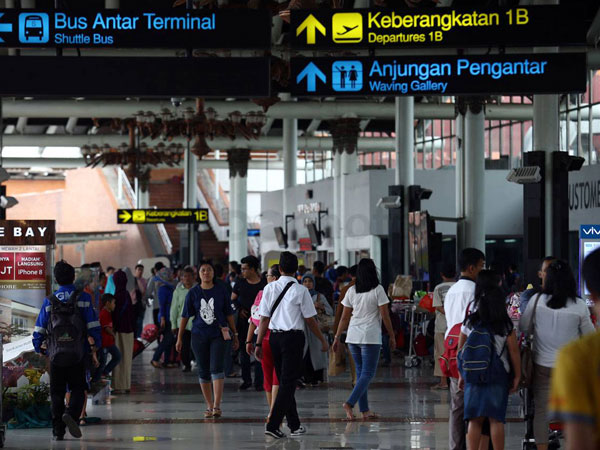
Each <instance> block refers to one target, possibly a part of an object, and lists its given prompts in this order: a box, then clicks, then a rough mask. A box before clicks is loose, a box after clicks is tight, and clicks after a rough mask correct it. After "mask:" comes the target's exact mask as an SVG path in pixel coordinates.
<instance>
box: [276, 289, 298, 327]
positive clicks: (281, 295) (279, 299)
mask: <svg viewBox="0 0 600 450" xmlns="http://www.w3.org/2000/svg"><path fill="white" fill-rule="evenodd" d="M294 284H296V282H295V281H290V282H289V283H288V284H286V286H285V287H284V288H283V291H281V294H279V297H277V300H275V303H274V304H273V308H271V319H273V314H275V310H276V309H277V307H278V306H279V304H280V303H281V300H283V297H285V294H287V291H289V289H290V288H291V287H292V285H294Z"/></svg>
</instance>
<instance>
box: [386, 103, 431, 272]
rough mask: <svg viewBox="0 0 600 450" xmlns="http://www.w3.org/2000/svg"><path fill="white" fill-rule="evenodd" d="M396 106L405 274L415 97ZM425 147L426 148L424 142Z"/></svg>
mask: <svg viewBox="0 0 600 450" xmlns="http://www.w3.org/2000/svg"><path fill="white" fill-rule="evenodd" d="M395 106H396V118H395V131H396V140H395V145H396V172H395V177H394V183H395V184H396V186H399V185H401V186H404V202H403V204H402V216H403V222H404V229H403V235H404V237H403V239H404V245H403V247H404V255H403V269H404V273H408V266H409V262H408V186H410V185H412V184H415V163H414V149H415V126H414V121H415V99H414V97H396V103H395ZM423 133H424V131H423ZM423 147H425V141H424V140H423ZM424 157H425V151H423V158H424ZM423 167H424V168H425V161H423ZM396 275H397V274H393V276H394V277H395V276H396Z"/></svg>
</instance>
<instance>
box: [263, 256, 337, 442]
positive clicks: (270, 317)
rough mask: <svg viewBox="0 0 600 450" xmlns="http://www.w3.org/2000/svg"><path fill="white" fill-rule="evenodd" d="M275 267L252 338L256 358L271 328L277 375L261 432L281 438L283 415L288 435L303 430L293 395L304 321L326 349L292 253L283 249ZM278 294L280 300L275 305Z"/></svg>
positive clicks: (300, 363)
mask: <svg viewBox="0 0 600 450" xmlns="http://www.w3.org/2000/svg"><path fill="white" fill-rule="evenodd" d="M279 269H280V271H281V277H280V278H279V279H278V280H277V281H274V282H273V283H270V284H268V285H267V286H266V287H265V289H264V291H263V297H262V301H261V302H260V307H259V310H258V313H259V315H260V316H261V318H260V325H259V327H258V337H257V339H256V358H257V359H258V360H260V359H261V358H262V340H263V338H264V337H265V334H266V331H267V328H268V329H269V330H271V337H270V343H271V352H272V353H273V362H274V363H275V372H276V373H277V378H279V392H278V393H277V399H276V400H275V405H274V406H273V412H272V413H271V418H270V419H269V422H268V423H267V427H266V429H265V434H267V435H269V436H272V437H274V438H275V439H281V438H284V437H285V434H284V433H282V432H281V430H280V429H279V428H280V426H281V423H282V422H283V417H284V416H285V417H286V418H287V424H288V427H289V428H290V431H291V436H301V435H303V434H305V433H306V429H305V428H304V427H303V426H302V425H301V424H300V418H299V417H298V411H297V409H296V399H295V398H294V395H295V393H296V386H297V383H298V380H299V379H300V377H301V376H302V372H303V357H304V340H305V338H304V331H303V330H304V324H305V323H306V325H307V326H308V328H309V329H310V330H311V331H312V332H313V333H314V334H315V336H317V337H318V338H319V340H320V341H321V343H322V344H323V346H322V349H321V350H322V351H323V352H326V351H327V350H328V344H327V341H326V340H325V338H324V337H323V334H321V330H320V329H319V324H318V322H317V320H316V315H317V311H316V309H315V306H314V304H313V301H312V298H311V296H310V293H309V292H308V289H306V288H305V287H304V286H302V285H300V284H298V282H297V281H296V279H295V278H294V276H295V274H296V271H297V270H298V258H297V257H296V255H294V254H292V253H290V252H283V253H282V254H281V257H280V259H279ZM284 291H285V292H284ZM282 294H283V296H282ZM280 297H281V300H280V303H279V304H278V305H276V303H277V300H278V298H280Z"/></svg>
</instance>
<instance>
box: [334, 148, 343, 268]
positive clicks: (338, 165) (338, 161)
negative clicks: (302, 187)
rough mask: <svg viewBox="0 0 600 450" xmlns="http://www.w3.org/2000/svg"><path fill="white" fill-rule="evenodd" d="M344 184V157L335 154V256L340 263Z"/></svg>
mask: <svg viewBox="0 0 600 450" xmlns="http://www.w3.org/2000/svg"><path fill="white" fill-rule="evenodd" d="M341 182H342V155H340V154H339V153H334V154H333V254H334V259H335V260H336V261H338V262H339V261H340V258H341V255H342V241H341V239H340V217H341V216H340V213H341V207H342V202H341V201H340V200H341V193H340V191H341Z"/></svg>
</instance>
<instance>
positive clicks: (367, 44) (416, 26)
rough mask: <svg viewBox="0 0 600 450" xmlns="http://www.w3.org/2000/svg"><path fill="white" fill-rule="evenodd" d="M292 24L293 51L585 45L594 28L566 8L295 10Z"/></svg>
mask: <svg viewBox="0 0 600 450" xmlns="http://www.w3.org/2000/svg"><path fill="white" fill-rule="evenodd" d="M290 20H291V30H292V32H291V42H292V46H293V47H295V48H337V49H343V48H394V49H397V48H415V47H417V48H418V47H421V48H423V47H427V48H431V47H459V48H464V47H488V46H493V47H504V46H513V47H518V46H521V47H530V46H538V47H540V46H557V45H585V44H586V32H587V30H588V29H589V27H590V24H591V17H590V18H589V19H586V18H585V17H584V14H582V9H581V7H578V8H577V7H575V8H573V7H569V6H565V5H560V6H558V5H539V6H520V7H515V8H510V9H506V8H496V9H486V8H484V9H475V10H474V9H469V10H466V9H460V8H452V9H450V8H433V9H430V10H422V9H420V10H406V9H404V10H391V9H379V8H378V9H354V10H317V11H315V10H310V11H309V10H304V11H303V10H292V11H291V19H290ZM550 30H551V32H549V31H550Z"/></svg>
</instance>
